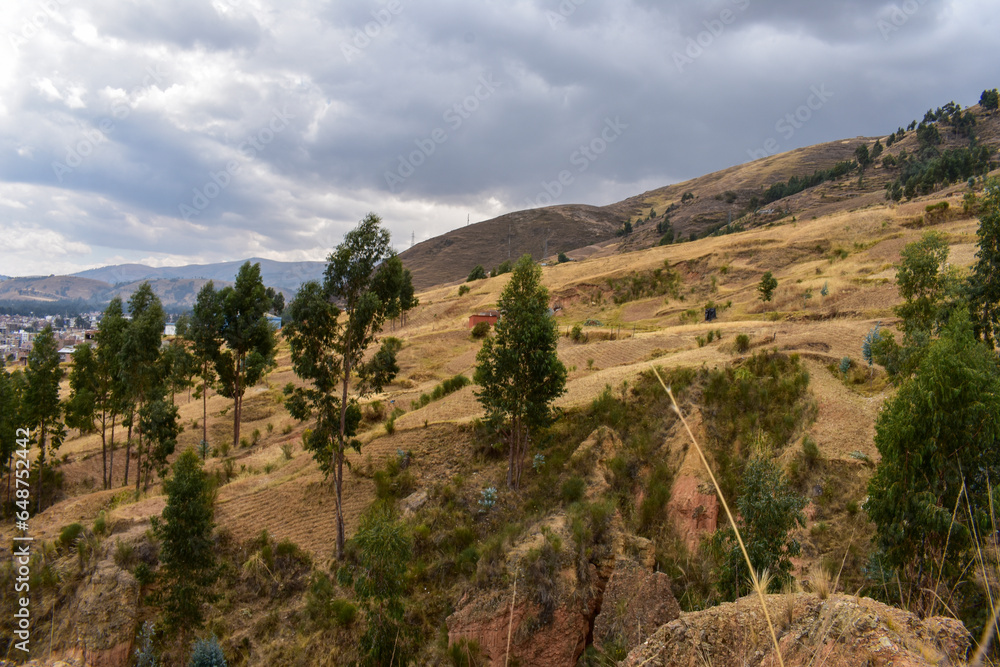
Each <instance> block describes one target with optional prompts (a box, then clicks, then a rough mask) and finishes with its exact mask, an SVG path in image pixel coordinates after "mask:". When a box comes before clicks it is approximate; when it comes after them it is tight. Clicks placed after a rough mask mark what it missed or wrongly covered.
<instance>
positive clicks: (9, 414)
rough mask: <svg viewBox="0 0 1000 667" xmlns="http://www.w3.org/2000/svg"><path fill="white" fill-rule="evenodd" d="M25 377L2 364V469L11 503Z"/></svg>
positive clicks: (0, 368) (0, 448) (0, 382)
mask: <svg viewBox="0 0 1000 667" xmlns="http://www.w3.org/2000/svg"><path fill="white" fill-rule="evenodd" d="M22 380H23V376H22V374H21V373H20V372H19V371H18V372H16V373H14V374H11V373H8V372H7V369H6V368H3V366H2V363H0V468H4V469H6V470H7V500H8V501H10V487H11V467H12V466H11V463H12V460H13V457H14V450H15V449H17V429H18V427H19V426H20V425H21V421H20V413H21V392H22V390H23V387H22Z"/></svg>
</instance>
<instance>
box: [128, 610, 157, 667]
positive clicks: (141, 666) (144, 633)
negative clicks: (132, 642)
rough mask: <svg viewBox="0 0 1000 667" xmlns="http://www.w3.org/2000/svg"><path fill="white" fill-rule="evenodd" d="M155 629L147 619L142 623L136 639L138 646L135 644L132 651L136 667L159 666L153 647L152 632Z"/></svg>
mask: <svg viewBox="0 0 1000 667" xmlns="http://www.w3.org/2000/svg"><path fill="white" fill-rule="evenodd" d="M155 631H156V628H155V627H154V626H153V624H152V623H150V622H149V621H146V622H145V623H143V624H142V630H140V632H139V637H138V638H137V641H136V644H137V645H138V646H136V649H135V652H134V653H133V656H134V657H135V665H136V667H158V666H159V664H160V662H159V659H158V658H157V657H156V651H155V650H154V649H153V634H154V633H155Z"/></svg>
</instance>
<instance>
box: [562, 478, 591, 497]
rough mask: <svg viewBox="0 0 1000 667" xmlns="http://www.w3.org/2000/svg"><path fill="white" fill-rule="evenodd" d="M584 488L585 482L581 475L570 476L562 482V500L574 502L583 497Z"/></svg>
mask: <svg viewBox="0 0 1000 667" xmlns="http://www.w3.org/2000/svg"><path fill="white" fill-rule="evenodd" d="M586 490H587V483H586V482H585V481H584V480H583V478H582V477H570V478H569V479H567V480H566V481H565V482H563V485H562V490H561V492H560V495H561V496H562V499H563V502H566V503H575V502H577V501H578V500H580V499H581V498H583V493H584V491H586Z"/></svg>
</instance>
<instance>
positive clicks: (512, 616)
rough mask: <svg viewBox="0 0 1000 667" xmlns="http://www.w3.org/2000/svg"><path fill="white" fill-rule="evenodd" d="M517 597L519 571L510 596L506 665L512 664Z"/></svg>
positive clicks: (515, 571)
mask: <svg viewBox="0 0 1000 667" xmlns="http://www.w3.org/2000/svg"><path fill="white" fill-rule="evenodd" d="M516 597H517V570H514V591H513V592H512V593H511V595H510V618H509V619H507V655H506V658H505V659H504V665H505V666H506V665H509V664H510V632H511V630H512V629H513V628H514V598H516Z"/></svg>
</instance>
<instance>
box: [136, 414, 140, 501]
mask: <svg viewBox="0 0 1000 667" xmlns="http://www.w3.org/2000/svg"><path fill="white" fill-rule="evenodd" d="M138 430H139V442H137V443H136V445H135V497H136V498H138V497H139V482H140V481H141V480H142V429H141V428H140V429H138Z"/></svg>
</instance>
